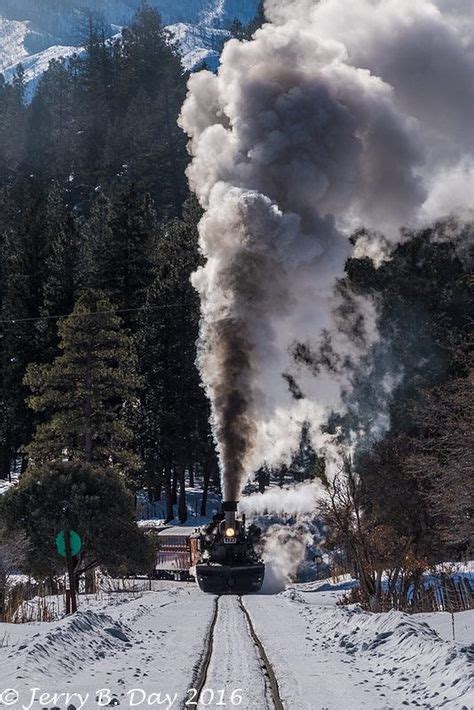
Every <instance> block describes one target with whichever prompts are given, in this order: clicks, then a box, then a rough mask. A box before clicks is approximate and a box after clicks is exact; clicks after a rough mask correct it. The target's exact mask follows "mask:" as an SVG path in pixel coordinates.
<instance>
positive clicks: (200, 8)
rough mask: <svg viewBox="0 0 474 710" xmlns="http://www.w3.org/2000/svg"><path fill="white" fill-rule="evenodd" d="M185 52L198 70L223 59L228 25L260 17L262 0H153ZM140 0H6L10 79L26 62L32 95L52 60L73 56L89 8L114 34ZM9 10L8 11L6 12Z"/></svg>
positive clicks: (5, 63) (4, 58)
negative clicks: (257, 15)
mask: <svg viewBox="0 0 474 710" xmlns="http://www.w3.org/2000/svg"><path fill="white" fill-rule="evenodd" d="M151 4H152V5H154V6H155V7H157V8H158V10H159V11H160V12H161V14H162V18H163V22H164V23H165V24H166V25H167V26H168V29H169V30H170V32H171V36H172V37H173V38H174V40H173V41H174V42H175V43H176V46H177V48H178V50H179V52H180V54H181V55H182V57H183V67H184V68H185V69H189V70H190V69H193V68H194V67H196V66H198V65H200V64H202V62H204V61H205V62H206V63H207V65H208V66H209V67H211V68H213V69H214V68H215V67H216V66H217V63H218V57H219V52H220V49H221V47H222V45H223V43H224V42H225V41H226V39H228V37H229V34H228V32H227V31H226V30H225V27H226V26H228V25H229V23H230V22H232V20H233V19H235V18H238V19H239V20H241V21H242V22H248V21H249V20H251V19H252V17H254V15H255V12H256V9H257V6H258V0H184V1H183V2H176V0H153V2H151ZM138 6H139V1H138V0H113V2H110V1H109V0H88V1H87V2H81V3H77V4H76V3H75V2H72V1H71V0H63V2H62V3H60V4H59V8H60V9H58V3H57V2H52V0H45V1H44V2H43V3H41V8H39V4H38V3H37V1H36V0H18V1H17V0H15V2H13V1H12V0H0V72H2V73H4V75H5V77H6V79H7V80H11V77H12V76H13V73H14V71H15V69H16V67H17V65H18V63H19V62H21V63H22V64H23V65H24V67H25V69H26V81H27V88H28V95H29V96H31V94H32V93H33V91H34V88H35V86H36V83H37V81H38V79H39V77H40V76H41V74H42V73H43V72H44V71H45V70H46V69H47V67H48V64H49V62H50V60H51V59H57V58H59V57H68V56H70V55H71V54H72V53H73V52H74V51H77V50H78V48H79V47H80V37H81V34H82V30H81V27H82V25H83V14H82V10H80V9H79V8H89V9H91V10H92V11H93V12H95V13H97V15H98V16H101V17H103V18H104V19H105V21H106V25H107V26H108V31H109V33H110V34H111V35H112V34H114V33H115V32H116V31H117V28H118V27H119V26H122V25H124V24H126V23H127V22H129V21H130V19H131V17H132V16H133V13H134V12H135V10H136V9H137V7H138ZM2 15H3V16H2Z"/></svg>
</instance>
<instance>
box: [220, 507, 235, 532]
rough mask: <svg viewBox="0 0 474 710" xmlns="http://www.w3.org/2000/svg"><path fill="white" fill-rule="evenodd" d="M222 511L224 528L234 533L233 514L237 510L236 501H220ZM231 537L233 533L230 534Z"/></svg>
mask: <svg viewBox="0 0 474 710" xmlns="http://www.w3.org/2000/svg"><path fill="white" fill-rule="evenodd" d="M222 512H223V513H224V515H225V529H226V534H228V533H227V531H229V532H230V531H233V533H235V514H236V512H237V501H226V502H225V503H222ZM231 537H233V534H232V535H231Z"/></svg>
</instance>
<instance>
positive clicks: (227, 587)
mask: <svg viewBox="0 0 474 710" xmlns="http://www.w3.org/2000/svg"><path fill="white" fill-rule="evenodd" d="M236 512H237V503H235V502H227V503H223V505H222V512H221V513H218V514H217V515H215V516H214V518H213V520H212V522H211V523H210V524H209V525H207V526H206V527H205V528H204V529H203V531H202V532H201V533H200V536H199V543H198V548H199V560H198V563H197V565H196V579H197V582H198V584H199V587H200V588H201V589H202V591H203V592H210V593H212V594H249V593H252V592H258V591H260V589H261V587H262V584H263V578H264V576H265V565H264V564H263V562H262V561H261V559H260V557H259V554H258V547H259V541H260V536H261V530H260V528H258V527H257V526H256V525H249V526H247V525H246V521H245V515H243V516H242V518H241V519H240V520H239V519H237V517H236Z"/></svg>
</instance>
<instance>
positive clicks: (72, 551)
mask: <svg viewBox="0 0 474 710" xmlns="http://www.w3.org/2000/svg"><path fill="white" fill-rule="evenodd" d="M81 547H82V540H81V538H80V535H79V534H78V533H77V532H76V531H75V530H71V528H70V527H69V525H65V526H64V529H63V530H61V531H60V532H59V533H58V534H57V535H56V549H57V551H58V553H59V554H60V555H61V557H65V558H66V564H67V573H68V578H69V590H66V614H74V612H75V611H77V597H76V591H77V590H76V578H75V575H74V561H73V557H75V556H76V555H78V554H79V552H80V551H81ZM68 591H69V594H68Z"/></svg>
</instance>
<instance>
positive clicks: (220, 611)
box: [193, 596, 284, 710]
mask: <svg viewBox="0 0 474 710" xmlns="http://www.w3.org/2000/svg"><path fill="white" fill-rule="evenodd" d="M193 687H194V688H195V690H196V701H197V703H198V705H197V707H198V708H202V707H211V708H213V707H217V706H218V705H219V701H220V700H222V701H224V700H225V699H227V700H229V698H230V697H231V696H232V693H234V694H235V695H234V697H235V698H241V699H242V700H241V703H239V707H240V708H242V710H264V709H266V708H267V709H268V710H284V707H283V704H282V702H281V698H280V694H279V688H278V683H277V680H276V677H275V673H274V671H273V668H272V666H271V664H270V661H269V660H268V656H267V654H266V652H265V649H264V647H263V644H262V642H261V641H260V639H259V638H258V636H257V634H256V632H255V629H254V626H253V623H252V620H251V618H250V615H249V613H248V611H247V609H246V607H245V604H244V602H243V599H242V597H234V596H221V597H218V598H216V606H215V612H214V617H213V619H212V621H211V624H210V627H209V632H208V634H207V637H206V643H205V648H204V652H203V655H202V660H201V664H200V668H199V670H198V674H197V677H196V678H195V680H194V683H193ZM237 693H238V695H237ZM227 696H228V697H227ZM221 704H222V703H221Z"/></svg>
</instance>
